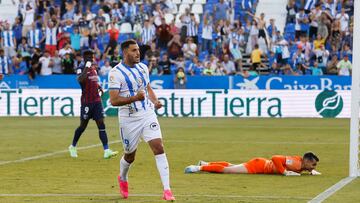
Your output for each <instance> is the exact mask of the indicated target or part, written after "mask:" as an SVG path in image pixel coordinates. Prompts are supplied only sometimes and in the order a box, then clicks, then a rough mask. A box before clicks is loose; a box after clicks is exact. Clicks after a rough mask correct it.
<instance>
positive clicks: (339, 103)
mask: <svg viewBox="0 0 360 203" xmlns="http://www.w3.org/2000/svg"><path fill="white" fill-rule="evenodd" d="M343 106H344V102H343V98H342V97H341V95H339V94H338V93H337V92H336V91H332V90H325V91H322V92H321V93H320V94H319V95H318V96H317V97H316V100H315V108H316V111H317V112H318V113H319V114H320V115H321V116H322V117H323V118H335V117H336V116H338V115H339V114H340V113H341V111H342V110H343Z"/></svg>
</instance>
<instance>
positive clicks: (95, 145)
mask: <svg viewBox="0 0 360 203" xmlns="http://www.w3.org/2000/svg"><path fill="white" fill-rule="evenodd" d="M118 142H120V140H117V141H112V142H109V144H114V143H118ZM99 146H102V144H94V145H89V146H85V147H78V148H77V149H78V150H84V149H90V148H94V147H99ZM63 153H68V150H61V151H56V152H51V153H46V154H41V155H37V156H31V157H26V158H22V159H17V160H11V161H3V162H0V166H1V165H6V164H11V163H19V162H25V161H31V160H35V159H41V158H45V157H49V156H54V155H57V154H63Z"/></svg>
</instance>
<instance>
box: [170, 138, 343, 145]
mask: <svg viewBox="0 0 360 203" xmlns="http://www.w3.org/2000/svg"><path fill="white" fill-rule="evenodd" d="M164 142H165V143H166V142H174V143H196V144H198V143H201V144H219V143H223V144H268V145H273V144H280V145H281V144H288V145H299V144H300V145H301V144H304V145H346V144H349V143H345V142H273V141H272V142H251V141H195V140H166V139H165V140H164Z"/></svg>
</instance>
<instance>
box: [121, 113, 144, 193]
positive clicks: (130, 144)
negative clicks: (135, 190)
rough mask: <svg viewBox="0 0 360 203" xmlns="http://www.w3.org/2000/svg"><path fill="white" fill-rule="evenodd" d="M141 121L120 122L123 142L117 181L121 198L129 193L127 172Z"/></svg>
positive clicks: (132, 158)
mask: <svg viewBox="0 0 360 203" xmlns="http://www.w3.org/2000/svg"><path fill="white" fill-rule="evenodd" d="M141 126H142V123H139V122H131V121H130V122H129V121H128V122H127V121H124V120H122V121H121V123H120V136H121V140H122V143H123V148H124V155H123V156H122V157H121V159H120V174H119V176H118V178H117V179H118V182H119V186H120V194H121V195H122V197H123V198H125V199H126V198H127V197H128V195H129V190H128V173H129V170H130V166H131V164H132V163H133V162H134V160H135V155H136V149H137V146H138V144H139V141H140V136H141V131H142V127H141Z"/></svg>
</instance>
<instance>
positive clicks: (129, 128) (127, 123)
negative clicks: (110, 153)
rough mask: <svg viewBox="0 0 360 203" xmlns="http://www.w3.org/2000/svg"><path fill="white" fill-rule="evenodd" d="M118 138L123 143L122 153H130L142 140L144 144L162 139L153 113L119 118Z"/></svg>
mask: <svg viewBox="0 0 360 203" xmlns="http://www.w3.org/2000/svg"><path fill="white" fill-rule="evenodd" d="M120 137H121V140H122V142H123V147H124V152H125V153H126V154H129V153H132V152H134V151H135V150H136V149H137V146H138V144H139V142H140V138H142V139H143V140H144V141H145V142H149V141H150V140H153V139H157V138H162V134H161V129H160V124H159V121H158V119H157V117H156V114H155V113H152V114H150V115H149V114H148V115H146V116H142V117H135V118H130V117H129V118H121V119H120Z"/></svg>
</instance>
